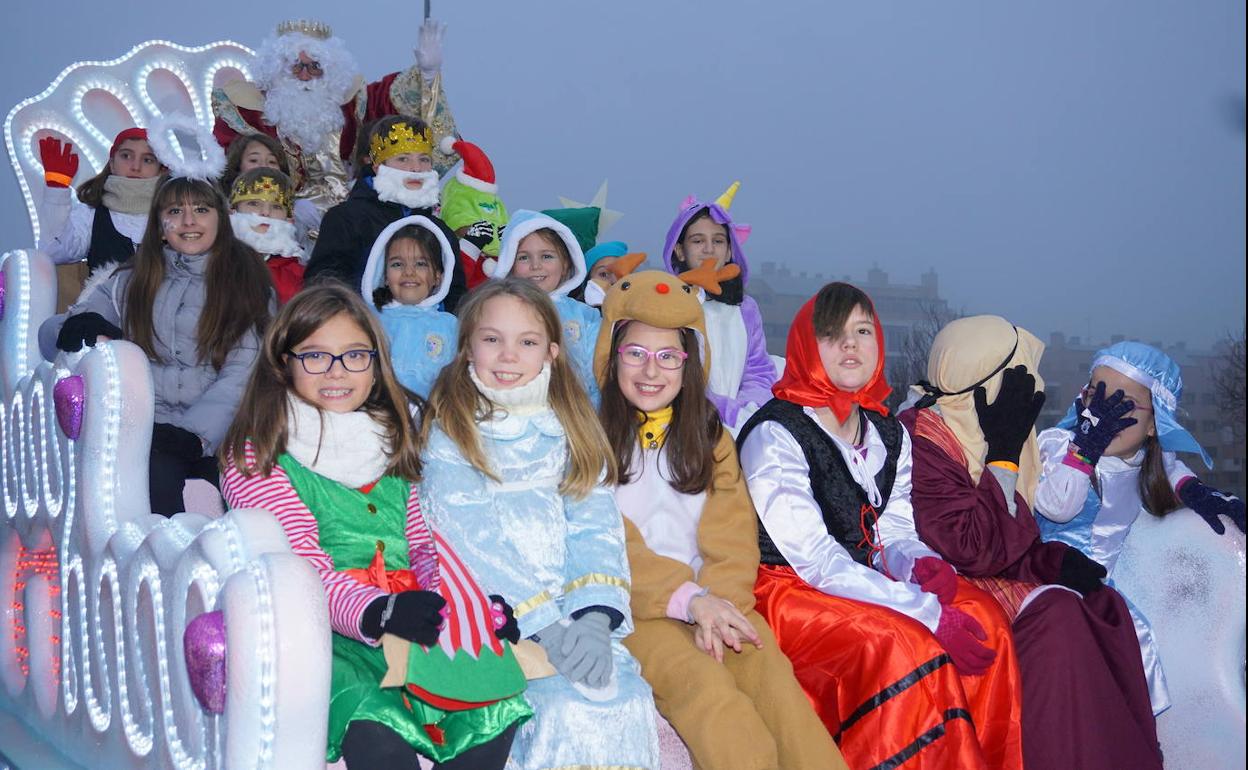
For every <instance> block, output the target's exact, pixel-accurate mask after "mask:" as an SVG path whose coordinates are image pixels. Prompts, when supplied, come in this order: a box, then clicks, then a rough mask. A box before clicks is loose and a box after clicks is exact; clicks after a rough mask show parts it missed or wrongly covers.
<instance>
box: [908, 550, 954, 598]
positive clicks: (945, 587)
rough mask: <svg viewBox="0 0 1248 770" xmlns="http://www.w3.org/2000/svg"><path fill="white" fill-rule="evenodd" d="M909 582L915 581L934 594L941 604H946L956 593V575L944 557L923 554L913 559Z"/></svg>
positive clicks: (920, 586)
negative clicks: (919, 557)
mask: <svg viewBox="0 0 1248 770" xmlns="http://www.w3.org/2000/svg"><path fill="white" fill-rule="evenodd" d="M910 582H911V583H915V584H917V585H918V586H919V588H922V589H923V590H924V591H927V592H928V593H929V594H936V598H937V599H939V600H940V603H941V604H948V603H949V602H951V601H953V597H954V596H956V595H957V593H958V576H957V573H955V572H954V571H953V567H952V566H950V565H949V562H947V561H945V560H944V559H938V558H936V557H935V556H924V557H923V558H921V559H915V561H914V568H913V569H912V570H910Z"/></svg>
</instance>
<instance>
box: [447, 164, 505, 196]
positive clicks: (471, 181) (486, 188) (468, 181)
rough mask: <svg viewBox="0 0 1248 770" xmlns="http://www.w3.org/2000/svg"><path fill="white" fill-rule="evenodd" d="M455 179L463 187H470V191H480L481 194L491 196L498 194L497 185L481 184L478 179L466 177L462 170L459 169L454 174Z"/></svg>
mask: <svg viewBox="0 0 1248 770" xmlns="http://www.w3.org/2000/svg"><path fill="white" fill-rule="evenodd" d="M455 178H456V179H458V180H459V183H460V184H462V185H464V186H465V187H471V188H472V189H474V190H480V191H481V192H483V193H489V194H491V195H493V194H495V193H497V192H498V185H497V184H491V183H489V182H483V181H481V180H480V179H477V178H476V177H475V176H468V175H467V174H465V173H464V169H463V168H460V169H459V170H458V171H456V172H455Z"/></svg>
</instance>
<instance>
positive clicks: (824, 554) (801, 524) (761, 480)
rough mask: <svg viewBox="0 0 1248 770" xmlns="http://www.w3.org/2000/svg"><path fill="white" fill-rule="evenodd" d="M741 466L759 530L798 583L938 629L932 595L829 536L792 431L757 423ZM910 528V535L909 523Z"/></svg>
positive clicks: (937, 605) (743, 449)
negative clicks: (871, 563)
mask: <svg viewBox="0 0 1248 770" xmlns="http://www.w3.org/2000/svg"><path fill="white" fill-rule="evenodd" d="M741 468H742V470H743V471H744V472H745V478H746V485H747V486H748V487H749V490H750V496H751V497H752V498H753V500H754V506H755V508H756V509H757V510H758V517H759V520H760V521H761V523H762V526H763V527H764V528H765V529H766V530H767V534H768V536H770V537H771V540H772V542H773V543H775V545H776V548H778V549H779V550H780V553H781V554H783V555H784V558H785V559H786V560H787V561H788V562H789V565H790V566H792V567H793V569H794V571H795V572H797V574H798V576H800V577H801V578H802V580H804V581H806V583H807V584H809V585H810V586H811V587H813V588H816V589H818V590H820V591H822V592H823V593H826V594H828V595H830V596H839V597H841V598H845V599H855V600H857V601H862V602H869V603H871V604H877V605H880V606H882V607H888V608H889V609H892V610H896V611H897V612H900V613H902V614H903V615H907V616H909V617H911V618H914V619H915V620H917V621H919V622H920V623H922V624H923V625H925V626H927V627H928V628H929V629H931V630H933V631H934V630H935V629H936V624H937V622H938V621H939V619H940V602H939V600H937V598H936V596H935V595H934V594H929V593H926V592H924V591H922V590H920V589H919V587H918V586H915V585H911V584H909V583H901V582H898V581H896V580H892V579H890V578H888V577H887V576H885V575H883V574H881V573H879V572H877V571H875V570H873V569H871V568H870V567H867V566H864V565H862V564H859V563H858V562H856V561H854V559H853V557H851V556H850V555H849V552H848V551H846V550H845V548H844V547H842V546H841V544H840V543H838V542H836V540H835V539H834V538H833V537H832V536H831V535H830V534H828V530H827V527H826V526H825V525H824V523H823V515H822V513H821V511H820V508H819V504H818V502H816V501H815V496H814V492H813V490H812V489H811V486H810V467H809V466H808V465H807V464H806V457H805V455H804V454H803V453H802V448H801V446H799V445H798V443H797V440H796V439H795V438H793V435H792V434H791V433H789V432H788V431H787V430H785V429H784V428H783V427H781V426H780V425H778V424H776V423H775V422H765V423H763V424H761V425H759V426H758V427H757V428H755V429H754V431H753V432H751V433H750V435H749V436H748V437H747V438H746V440H745V443H744V444H743V445H742V447H741ZM906 497H907V504H908V502H909V495H908V494H907V496H906ZM910 526H911V531H913V521H912V522H911V525H910Z"/></svg>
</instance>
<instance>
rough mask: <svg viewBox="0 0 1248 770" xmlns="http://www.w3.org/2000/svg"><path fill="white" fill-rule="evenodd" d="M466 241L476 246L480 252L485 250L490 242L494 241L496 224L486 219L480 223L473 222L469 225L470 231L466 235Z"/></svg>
mask: <svg viewBox="0 0 1248 770" xmlns="http://www.w3.org/2000/svg"><path fill="white" fill-rule="evenodd" d="M464 240H465V241H468V242H469V243H471V244H472V245H473V246H476V247H477V249H478V250H480V249H484V248H485V247H486V245H487V244H489V242H490V241H492V240H494V223H493V222H487V221H485V220H484V219H482V220H481V221H480V222H473V223H472V224H471V225H469V227H468V231H467V232H466V233H464Z"/></svg>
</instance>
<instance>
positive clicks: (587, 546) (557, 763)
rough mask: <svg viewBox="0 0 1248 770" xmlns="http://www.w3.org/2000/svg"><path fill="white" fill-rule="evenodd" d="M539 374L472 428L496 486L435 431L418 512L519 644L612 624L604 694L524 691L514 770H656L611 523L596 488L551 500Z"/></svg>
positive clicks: (559, 464)
mask: <svg viewBox="0 0 1248 770" xmlns="http://www.w3.org/2000/svg"><path fill="white" fill-rule="evenodd" d="M513 221H514V220H513ZM550 371H551V370H550V366H549V365H547V366H545V367H544V368H543V373H542V374H541V375H539V376H538V377H537V378H535V379H534V380H532V381H531V382H529V383H528V384H526V385H523V386H520V387H519V388H515V389H511V390H508V391H493V393H503V394H504V395H505V396H506V397H507V399H508V400H507V403H505V404H502V406H503V408H504V409H505V410H506V411H505V412H503V411H501V410H500V411H498V412H496V416H495V417H492V418H490V419H487V420H484V421H481V422H478V423H477V426H478V429H479V431H480V435H481V445H482V448H483V449H484V451H485V454H486V457H487V459H488V461H489V463H490V467H491V468H492V469H493V471H494V472H495V474H496V475H497V476H498V481H494V480H491V479H489V478H487V477H486V476H485V474H483V473H481V472H480V471H478V470H477V469H476V468H474V467H473V466H472V465H471V464H469V463H468V461H467V460H465V459H464V457H463V453H462V452H460V450H459V447H458V446H456V444H455V442H454V441H452V440H451V439H450V438H449V437H448V436H447V435H446V434H445V433H444V432H443V430H442V427H441V425H440V424H435V426H434V428H433V430H432V434H431V436H430V439H429V445H428V447H427V449H426V451H425V455H424V461H425V468H424V475H423V479H422V481H421V488H420V495H421V498H420V499H421V509H422V511H423V512H424V514H425V516H426V518H428V519H429V522H430V524H431V525H432V526H433V527H434V529H436V530H437V531H438V532H439V533H440V534H441V535H442V537H444V538H446V540H447V541H448V542H449V543H450V544H451V545H452V547H453V548H454V549H455V550H456V553H458V554H459V555H460V557H461V558H462V559H463V561H464V562H465V564H467V566H468V568H469V569H471V570H472V573H473V574H474V575H476V576H477V578H478V579H479V580H480V582H481V585H483V586H487V587H488V589H489V590H490V591H491V592H497V593H499V594H501V595H502V596H503V597H504V598H505V599H506V600H507V601H508V602H510V603H511V604H512V605H513V606H514V607H515V613H516V621H517V623H518V624H519V626H520V635H521V636H522V637H524V638H526V639H527V638H528V637H531V636H532V635H534V634H536V633H538V632H540V631H541V630H542V629H544V628H546V627H547V626H549V625H551V624H553V623H556V622H559V621H561V620H568V619H571V617H572V613H574V612H576V611H577V610H581V609H585V608H588V607H594V606H600V607H607V608H610V609H612V610H614V611H616V612H618V613H619V614H620V615H621V616H622V617H623V619H624V620H623V623H622V624H621V625H620V626H619V627H618V628H616V629H615V631H614V632H613V633H612V642H611V649H612V653H613V655H612V658H613V671H612V675H611V683H610V684H609V685H608V686H607V687H606V688H601V689H598V690H589V689H587V688H584V687H583V686H579V685H573V684H572V683H571V682H569V680H568V679H567V678H565V677H564V676H563V675H561V674H555V675H553V676H549V677H544V678H541V679H533V680H530V681H529V688H528V690H526V691H525V697H526V698H528V700H529V703H530V704H531V705H532V706H533V711H534V717H533V719H532V720H530V721H529V722H528V723H526V724H525V725H523V726H522V727H521V728H520V731H519V732H518V733H517V734H516V742H515V744H514V746H513V747H512V752H511V761H512V763H514V765H515V766H516V767H519V768H524V769H525V770H537V769H538V768H564V767H569V768H570V767H611V768H620V769H621V770H622V769H623V768H630V769H631V768H654V769H655V770H657V768H658V766H659V760H658V738H657V733H656V727H655V719H654V713H655V712H654V701H653V698H652V696H651V693H650V686H649V685H648V684H646V682H645V680H644V679H642V677H641V671H640V666H639V665H638V663H637V660H636V659H635V658H633V656H632V655H630V654H629V652H628V650H627V649H625V647H624V645H623V644H622V640H623V639H624V637H626V636H627V635H628V634H629V633H631V631H632V628H633V623H632V616H631V614H630V612H629V579H630V577H629V568H628V557H627V555H626V552H625V546H624V524H623V519H622V517H621V514H620V511H619V508H618V507H617V506H616V503H615V496H614V495H613V493H612V490H611V489H610V488H608V487H604V486H598V487H595V488H594V490H593V491H592V492H590V494H589V495H588V496H587V497H585V498H583V499H579V500H578V499H575V498H572V497H570V496H567V495H564V494H561V493H560V492H559V484H560V482H561V481H562V480H563V476H564V473H565V468H566V466H567V463H568V442H567V437H566V435H565V433H564V429H563V426H562V425H561V424H560V422H559V420H558V418H557V417H556V416H555V413H554V411H553V410H551V408H550V407H549V405H548V404H547V402H546V392H547V386H548V384H549V378H550ZM499 400H500V399H495V402H496V403H498V401H499ZM507 766H508V768H511V767H513V764H511V763H509V764H508V765H507Z"/></svg>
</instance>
